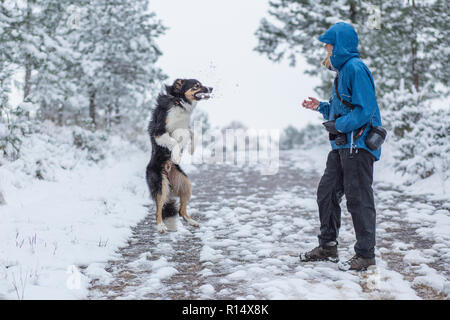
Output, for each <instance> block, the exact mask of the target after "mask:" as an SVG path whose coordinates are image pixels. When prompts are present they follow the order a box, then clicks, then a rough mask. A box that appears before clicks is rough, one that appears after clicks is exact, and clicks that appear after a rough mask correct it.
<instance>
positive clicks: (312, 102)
mask: <svg viewBox="0 0 450 320" xmlns="http://www.w3.org/2000/svg"><path fill="white" fill-rule="evenodd" d="M308 99H309V101H307V100H303V102H302V107H303V108H306V109H311V110H317V108H318V107H319V104H320V101H319V100H317V99H316V98H313V97H308Z"/></svg>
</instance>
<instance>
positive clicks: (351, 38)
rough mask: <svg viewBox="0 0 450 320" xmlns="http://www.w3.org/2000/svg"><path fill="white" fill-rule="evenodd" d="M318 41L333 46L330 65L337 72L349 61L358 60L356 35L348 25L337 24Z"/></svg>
mask: <svg viewBox="0 0 450 320" xmlns="http://www.w3.org/2000/svg"><path fill="white" fill-rule="evenodd" d="M319 41H321V42H324V43H328V44H331V45H333V52H332V55H331V57H330V61H331V64H332V65H333V67H334V68H335V69H337V70H340V69H341V67H342V66H343V65H344V64H345V63H346V62H347V61H348V60H349V59H350V58H354V57H357V58H359V51H358V35H357V34H356V31H355V29H354V28H353V27H352V26H351V25H350V24H348V23H345V22H338V23H336V24H335V25H333V26H331V27H330V28H329V29H328V30H327V31H326V32H325V33H324V34H322V35H321V36H320V37H319Z"/></svg>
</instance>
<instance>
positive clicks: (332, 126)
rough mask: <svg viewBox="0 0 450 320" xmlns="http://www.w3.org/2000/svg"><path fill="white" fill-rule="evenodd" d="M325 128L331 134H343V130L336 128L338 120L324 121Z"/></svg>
mask: <svg viewBox="0 0 450 320" xmlns="http://www.w3.org/2000/svg"><path fill="white" fill-rule="evenodd" d="M322 124H323V126H324V127H325V129H326V130H327V131H328V132H329V133H331V134H341V133H342V132H339V131H337V129H336V120H333V121H327V122H324V123H322Z"/></svg>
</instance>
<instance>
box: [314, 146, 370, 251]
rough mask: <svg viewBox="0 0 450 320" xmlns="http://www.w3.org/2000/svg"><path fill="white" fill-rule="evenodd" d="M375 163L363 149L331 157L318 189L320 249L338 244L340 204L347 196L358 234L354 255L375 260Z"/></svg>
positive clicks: (343, 151)
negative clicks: (327, 244) (330, 243)
mask: <svg viewBox="0 0 450 320" xmlns="http://www.w3.org/2000/svg"><path fill="white" fill-rule="evenodd" d="M374 160H375V158H374V157H373V156H372V154H370V153H369V152H368V151H366V150H364V149H353V153H352V154H350V149H338V150H333V151H331V152H330V153H329V154H328V159H327V167H326V169H325V172H324V174H323V176H322V179H321V180H320V183H319V187H318V189H317V204H318V205H319V216H320V235H319V244H320V245H321V246H323V245H324V244H326V243H328V242H330V241H336V242H337V237H338V235H339V227H340V226H341V208H340V206H339V203H340V201H341V198H342V196H343V195H344V194H345V198H346V199H347V209H348V211H349V212H350V214H351V216H352V220H353V227H354V228H355V233H356V244H355V252H356V254H358V255H360V256H362V257H364V258H373V257H375V223H376V212H375V204H374V199H373V190H372V181H373V162H374Z"/></svg>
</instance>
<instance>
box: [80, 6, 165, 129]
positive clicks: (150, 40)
mask: <svg viewBox="0 0 450 320" xmlns="http://www.w3.org/2000/svg"><path fill="white" fill-rule="evenodd" d="M82 2H83V4H84V6H83V7H81V19H80V24H81V27H80V29H78V32H79V34H80V38H79V41H78V42H77V50H78V51H79V52H80V53H81V54H82V55H83V61H82V65H81V66H82V76H81V83H82V84H83V86H84V89H83V90H84V91H85V92H86V95H87V97H88V101H89V102H88V103H89V116H90V118H91V120H92V123H94V124H96V125H102V126H104V127H107V128H111V126H112V124H118V123H120V122H123V121H125V122H127V123H130V122H131V123H134V122H135V121H142V120H144V119H145V121H146V118H144V117H143V116H142V115H143V114H147V113H148V95H147V94H148V91H149V89H150V90H151V89H152V87H155V86H157V85H159V82H160V81H162V80H163V79H165V76H164V75H163V73H162V71H161V70H160V69H159V68H157V67H155V62H156V61H157V59H158V58H159V56H160V55H161V51H160V50H159V48H158V46H157V44H156V42H155V40H156V38H157V37H158V36H160V35H161V34H162V33H163V32H164V30H165V27H163V26H162V24H161V22H160V21H159V20H158V19H156V16H155V14H154V13H152V12H150V11H149V10H148V1H146V0H137V1H131V0H127V1H110V0H101V1H95V2H93V1H82ZM100 119H101V120H100ZM100 121H102V122H103V123H101V122H100Z"/></svg>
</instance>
